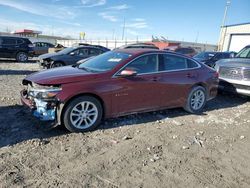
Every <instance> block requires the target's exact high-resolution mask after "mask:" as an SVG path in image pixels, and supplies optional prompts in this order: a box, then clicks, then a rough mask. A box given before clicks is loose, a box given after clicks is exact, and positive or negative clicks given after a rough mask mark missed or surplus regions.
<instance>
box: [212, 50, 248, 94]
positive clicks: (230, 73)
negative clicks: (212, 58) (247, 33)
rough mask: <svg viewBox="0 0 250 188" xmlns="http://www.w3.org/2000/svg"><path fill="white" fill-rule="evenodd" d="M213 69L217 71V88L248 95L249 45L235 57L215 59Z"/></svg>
mask: <svg viewBox="0 0 250 188" xmlns="http://www.w3.org/2000/svg"><path fill="white" fill-rule="evenodd" d="M215 69H216V70H217V71H218V73H219V78H220V83H219V89H221V90H225V91H229V92H233V93H238V94H242V95H246V96H250V45H249V46H246V47H245V48H243V49H242V50H241V51H240V52H239V53H238V54H237V55H236V57H235V58H232V59H222V60H220V61H217V62H216V65H215Z"/></svg>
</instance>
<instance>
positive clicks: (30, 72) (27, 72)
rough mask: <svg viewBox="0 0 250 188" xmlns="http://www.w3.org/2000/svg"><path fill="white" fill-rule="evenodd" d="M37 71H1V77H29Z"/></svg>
mask: <svg viewBox="0 0 250 188" xmlns="http://www.w3.org/2000/svg"><path fill="white" fill-rule="evenodd" d="M34 72H37V71H30V70H0V75H29V74H32V73H34Z"/></svg>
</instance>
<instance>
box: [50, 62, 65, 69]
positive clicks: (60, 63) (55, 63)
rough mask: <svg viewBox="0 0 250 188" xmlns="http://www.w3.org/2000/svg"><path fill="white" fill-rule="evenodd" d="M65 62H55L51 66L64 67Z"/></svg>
mask: <svg viewBox="0 0 250 188" xmlns="http://www.w3.org/2000/svg"><path fill="white" fill-rule="evenodd" d="M62 66H64V64H63V63H62V62H53V63H52V64H51V66H50V68H56V67H62Z"/></svg>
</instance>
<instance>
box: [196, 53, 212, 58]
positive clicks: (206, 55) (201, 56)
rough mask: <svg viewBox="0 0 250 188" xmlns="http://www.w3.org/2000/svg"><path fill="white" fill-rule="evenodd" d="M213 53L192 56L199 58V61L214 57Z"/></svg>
mask: <svg viewBox="0 0 250 188" xmlns="http://www.w3.org/2000/svg"><path fill="white" fill-rule="evenodd" d="M214 54H215V53H214V52H201V53H199V54H197V55H195V56H194V58H199V59H209V58H211V57H213V56H214Z"/></svg>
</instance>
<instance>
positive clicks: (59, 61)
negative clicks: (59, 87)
mask: <svg viewBox="0 0 250 188" xmlns="http://www.w3.org/2000/svg"><path fill="white" fill-rule="evenodd" d="M54 63H62V64H63V65H64V66H65V65H66V63H65V62H64V61H62V60H53V59H52V64H51V65H53V64H54Z"/></svg>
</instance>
